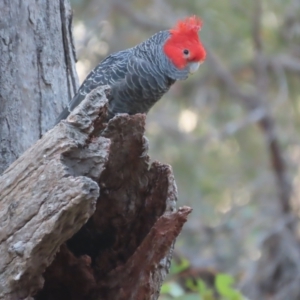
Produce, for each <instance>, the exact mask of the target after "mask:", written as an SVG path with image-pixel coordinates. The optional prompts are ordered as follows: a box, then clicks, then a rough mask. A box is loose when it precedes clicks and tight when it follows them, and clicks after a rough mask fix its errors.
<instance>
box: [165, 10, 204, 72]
mask: <svg viewBox="0 0 300 300" xmlns="http://www.w3.org/2000/svg"><path fill="white" fill-rule="evenodd" d="M201 26H202V21H201V20H200V19H199V18H198V17H196V16H192V17H188V18H186V19H184V20H181V21H178V23H177V24H176V26H174V27H173V28H172V29H170V30H169V32H170V34H171V36H170V38H169V39H168V40H167V41H166V43H165V45H164V52H165V54H166V55H167V56H168V57H169V59H170V60H171V61H172V62H173V64H174V65H175V66H176V67H177V68H178V69H183V68H185V67H186V66H188V65H189V64H191V63H201V62H203V61H204V60H205V57H206V51H205V49H204V47H203V45H202V43H201V41H200V39H199V36H198V32H199V30H200V29H201Z"/></svg>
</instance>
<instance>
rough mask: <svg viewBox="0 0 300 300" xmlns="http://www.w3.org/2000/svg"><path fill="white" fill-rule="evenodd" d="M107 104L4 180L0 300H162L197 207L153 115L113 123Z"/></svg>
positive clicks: (84, 110)
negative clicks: (159, 152) (165, 151)
mask: <svg viewBox="0 0 300 300" xmlns="http://www.w3.org/2000/svg"><path fill="white" fill-rule="evenodd" d="M106 104H107V99H106V97H105V90H104V88H98V89H97V90H94V91H93V92H92V93H91V94H90V95H89V96H88V97H87V99H85V100H84V101H83V103H82V104H81V105H80V106H79V107H78V108H76V109H75V111H74V112H73V113H72V114H71V115H70V117H69V118H68V120H67V121H63V122H61V123H60V124H59V125H57V126H56V127H55V128H54V129H52V130H50V131H48V132H47V133H46V134H45V135H44V136H43V137H42V139H40V140H39V141H38V142H37V143H36V144H35V145H34V146H32V147H31V148H30V149H28V150H27V151H26V152H25V153H24V154H23V155H22V156H21V157H20V158H19V159H18V160H16V161H15V162H14V163H13V164H12V165H11V166H10V167H9V168H8V169H7V170H6V171H5V172H4V173H3V175H2V176H1V177H0V207H1V211H0V251H1V253H2V254H1V260H0V299H12V300H14V299H23V298H26V297H31V296H35V297H36V299H56V300H59V299H70V300H72V299H78V300H79V299H103V300H104V299H120V300H121V299H122V300H123V299H124V300H125V299H126V300H128V299H132V300H136V299H149V300H150V299H151V300H152V299H153V300H155V299H157V297H158V295H159V289H160V286H161V284H162V281H163V279H164V278H165V276H166V274H167V271H168V268H169V264H170V257H171V251H172V247H173V245H174V242H175V239H176V237H177V235H178V234H179V232H180V231H181V228H182V226H183V224H184V223H185V221H186V219H187V215H188V214H189V213H190V212H191V209H190V208H188V207H183V208H181V209H179V210H176V207H175V205H176V198H177V189H176V185H175V181H174V177H173V175H172V171H171V169H170V167H169V166H167V165H163V164H161V163H158V162H154V163H152V164H150V159H149V156H148V155H147V148H148V143H147V139H146V138H145V137H144V135H143V134H144V126H145V115H134V116H128V115H126V114H124V115H120V116H117V117H115V118H114V119H112V120H110V121H109V123H108V124H107V123H105V120H106V118H107V114H106V112H107V106H106ZM149 164H150V165H149ZM99 190H100V193H99ZM96 201H97V203H96ZM88 219H89V221H88V222H87V223H86V224H85V225H84V226H83V227H82V225H83V224H84V223H85V222H86V221H87V220H88ZM80 227H82V228H81V229H80ZM79 229H80V230H79ZM78 230H79V232H77V231H78ZM76 232H77V233H76ZM75 233H76V234H75ZM74 234H75V235H74ZM66 241H67V242H66ZM64 242H66V243H64ZM59 250H60V251H59ZM57 252H58V253H57ZM56 253H57V255H56V256H55V254H56ZM54 256H55V259H54ZM53 259H54V260H53ZM45 270H46V272H45V273H44V271H45ZM44 279H45V282H44ZM38 291H39V293H38V294H36V293H37V292H38Z"/></svg>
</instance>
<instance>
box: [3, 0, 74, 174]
mask: <svg viewBox="0 0 300 300" xmlns="http://www.w3.org/2000/svg"><path fill="white" fill-rule="evenodd" d="M71 17H72V16H71V9H70V5H69V2H68V0H55V1H52V0H44V1H34V0H2V1H0V53H1V55H0V174H1V173H2V172H3V171H4V170H5V169H6V168H7V167H8V166H9V165H10V164H11V163H12V162H13V161H14V160H16V159H17V158H18V157H19V156H20V155H21V154H22V153H23V152H24V151H25V150H26V149H28V148H29V147H30V146H31V145H32V144H33V143H34V142H36V141H37V140H38V139H39V138H40V137H41V136H42V134H44V133H45V132H46V131H47V130H48V129H49V128H51V127H52V126H53V125H54V121H55V118H56V117H57V115H58V114H59V112H60V111H61V110H62V108H63V107H64V106H66V104H67V102H68V100H69V99H70V98H71V97H72V96H73V95H74V92H75V91H76V90H77V88H78V83H77V73H76V69H75V55H74V51H73V44H72V34H71Z"/></svg>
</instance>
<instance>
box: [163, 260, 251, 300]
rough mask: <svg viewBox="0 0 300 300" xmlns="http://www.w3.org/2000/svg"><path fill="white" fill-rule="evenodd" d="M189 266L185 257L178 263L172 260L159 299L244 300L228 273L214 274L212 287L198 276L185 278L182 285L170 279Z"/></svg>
mask: <svg viewBox="0 0 300 300" xmlns="http://www.w3.org/2000/svg"><path fill="white" fill-rule="evenodd" d="M189 266H190V263H189V262H188V260H186V259H182V260H181V261H180V262H179V263H176V262H175V261H173V263H172V266H171V269H170V276H169V277H170V279H169V280H167V281H166V282H165V283H164V284H163V285H162V288H161V296H160V298H159V299H160V300H171V299H177V300H178V299H191V300H193V299H195V300H246V298H245V297H244V296H243V295H242V294H241V293H240V292H239V291H238V290H236V289H235V288H234V287H233V285H234V279H233V277H232V276H230V275H228V274H224V273H219V274H216V276H215V279H214V286H213V287H209V286H208V285H207V284H206V283H205V282H204V281H203V280H202V279H200V278H186V279H185V280H184V284H183V285H181V284H180V283H179V282H178V281H175V280H174V279H172V277H174V276H175V275H180V273H181V272H182V271H185V270H187V268H188V267H189Z"/></svg>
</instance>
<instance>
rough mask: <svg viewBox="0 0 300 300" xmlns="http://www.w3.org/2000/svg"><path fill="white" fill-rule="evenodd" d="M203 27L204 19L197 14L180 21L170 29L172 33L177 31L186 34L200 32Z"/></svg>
mask: <svg viewBox="0 0 300 300" xmlns="http://www.w3.org/2000/svg"><path fill="white" fill-rule="evenodd" d="M201 27H202V20H201V19H200V18H198V17H197V16H191V17H188V18H186V19H184V20H180V21H178V22H177V24H176V25H175V26H174V27H173V28H172V29H170V32H171V33H172V34H176V33H177V34H178V33H183V34H184V33H188V32H194V33H198V31H199V30H200V29H201Z"/></svg>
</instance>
